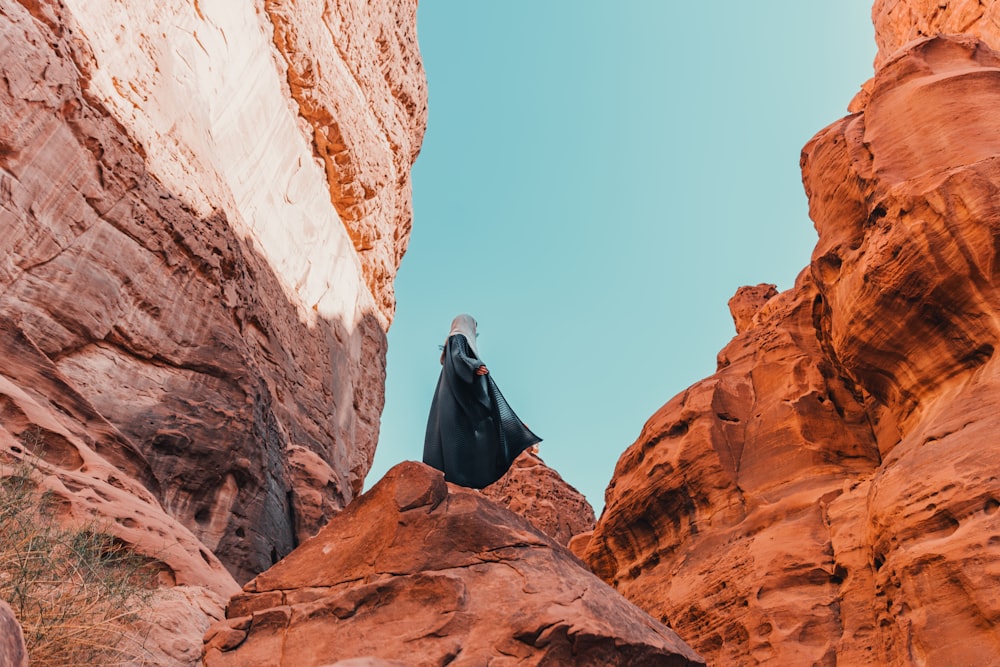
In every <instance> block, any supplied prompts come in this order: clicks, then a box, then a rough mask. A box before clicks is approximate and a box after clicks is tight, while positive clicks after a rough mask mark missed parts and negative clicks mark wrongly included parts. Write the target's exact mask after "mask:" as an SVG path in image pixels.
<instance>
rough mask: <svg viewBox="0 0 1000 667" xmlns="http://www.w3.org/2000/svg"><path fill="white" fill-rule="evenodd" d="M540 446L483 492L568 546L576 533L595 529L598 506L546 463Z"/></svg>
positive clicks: (516, 462) (530, 451)
mask: <svg viewBox="0 0 1000 667" xmlns="http://www.w3.org/2000/svg"><path fill="white" fill-rule="evenodd" d="M537 449H538V447H537V446H535V447H531V448H529V449H526V450H525V451H524V452H522V453H521V455H520V456H518V457H517V458H516V459H514V463H513V465H512V466H511V468H510V470H509V471H507V474H506V475H504V476H503V477H501V478H500V479H499V480H497V481H496V482H494V483H493V484H491V485H489V486H487V487H486V488H485V489H483V490H482V493H483V495H484V496H486V497H487V498H489V499H490V500H492V501H494V502H495V503H498V504H499V505H502V506H503V507H506V508H507V509H509V510H510V511H511V512H514V513H515V514H518V515H520V516H522V517H524V518H525V519H527V520H528V521H530V522H531V523H532V524H533V525H534V526H535V527H536V528H538V529H539V530H541V531H542V532H543V533H545V534H546V535H548V536H549V537H551V538H552V539H554V540H555V541H556V542H558V543H559V544H561V545H563V546H567V545H568V544H569V542H570V540H571V539H572V538H573V536H575V535H578V534H580V533H583V532H586V531H590V530H593V528H594V508H593V507H591V506H590V503H588V502H587V499H586V498H585V497H584V496H583V494H582V493H580V492H579V491H577V490H576V489H574V488H573V487H572V486H570V485H569V484H567V483H566V482H565V481H564V480H563V478H562V477H561V476H560V475H559V473H557V472H556V471H555V470H553V469H552V468H550V467H548V466H547V465H545V462H544V461H542V459H541V458H540V457H539V456H538V454H537Z"/></svg>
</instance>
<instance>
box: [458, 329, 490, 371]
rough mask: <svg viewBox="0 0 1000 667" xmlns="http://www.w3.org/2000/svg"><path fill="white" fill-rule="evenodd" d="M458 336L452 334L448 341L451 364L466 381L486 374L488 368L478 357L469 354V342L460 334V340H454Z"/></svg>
mask: <svg viewBox="0 0 1000 667" xmlns="http://www.w3.org/2000/svg"><path fill="white" fill-rule="evenodd" d="M455 338H458V336H452V338H451V339H449V342H448V351H449V352H450V354H451V364H452V367H453V368H454V369H455V372H456V373H458V376H459V377H461V378H462V379H463V380H465V381H466V382H472V381H473V379H475V376H477V375H486V374H487V373H488V372H489V370H487V368H486V366H485V365H484V364H483V362H482V361H480V360H479V359H478V358H476V357H474V356H472V355H471V354H469V344H468V343H467V342H466V341H465V336H462V342H459V341H457V340H454V339H455Z"/></svg>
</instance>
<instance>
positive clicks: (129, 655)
mask: <svg viewBox="0 0 1000 667" xmlns="http://www.w3.org/2000/svg"><path fill="white" fill-rule="evenodd" d="M5 473H6V476H4V477H0V598H2V599H3V600H5V601H6V602H7V603H8V604H9V605H10V606H11V607H12V608H13V610H14V613H15V614H16V615H17V618H18V621H19V622H20V623H21V627H22V629H23V631H24V639H25V644H26V645H27V649H28V655H29V657H30V660H31V665H32V667H48V666H52V667H55V666H57V665H58V666H60V667H61V666H64V665H118V664H123V663H130V664H142V662H143V661H142V658H141V656H142V654H143V650H142V646H141V640H137V639H136V638H135V635H134V623H135V621H136V620H137V614H138V613H140V612H141V611H142V610H143V609H144V608H145V607H146V606H147V605H148V600H149V598H150V594H151V588H150V586H149V585H148V584H149V576H150V575H149V574H148V573H147V571H146V568H145V567H144V563H145V560H144V559H143V558H141V557H140V556H138V555H137V554H135V553H134V552H132V551H131V550H130V549H129V548H128V547H127V546H126V545H124V544H122V543H121V542H119V541H118V540H117V539H116V538H114V537H113V536H111V535H108V534H107V533H104V532H101V531H100V530H99V529H98V527H97V526H88V527H83V528H64V527H62V526H60V525H59V524H58V522H57V521H56V520H55V518H54V517H53V513H52V509H53V505H52V498H51V496H49V495H47V494H40V493H39V492H38V488H37V484H36V483H35V482H34V480H33V479H32V474H31V473H32V466H31V465H30V464H27V463H21V464H18V465H16V466H14V467H13V468H11V467H7V470H6V471H5Z"/></svg>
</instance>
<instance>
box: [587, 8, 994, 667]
mask: <svg viewBox="0 0 1000 667" xmlns="http://www.w3.org/2000/svg"><path fill="white" fill-rule="evenodd" d="M976 5H977V3H973V2H969V3H961V2H949V3H936V2H935V3H929V2H928V3H922V2H917V1H913V2H877V3H876V7H875V11H874V13H873V16H874V18H875V21H876V34H877V35H878V43H879V45H880V47H881V51H880V55H879V58H878V60H877V64H878V70H877V71H876V74H875V77H874V78H873V79H872V80H871V81H870V82H868V83H867V84H866V85H865V91H864V94H863V95H861V96H859V98H857V99H856V100H855V101H854V102H852V109H853V110H855V113H853V114H852V115H850V116H848V117H846V118H844V119H842V120H840V121H838V122H836V123H833V124H832V125H831V126H829V127H827V128H826V129H824V130H822V131H820V132H819V134H817V135H816V137H814V138H813V139H812V140H811V141H810V142H809V144H808V145H807V146H806V147H805V149H804V150H803V154H802V170H803V181H804V184H805V188H806V192H807V195H808V197H809V205H810V217H812V219H813V221H814V223H815V225H816V229H817V231H818V234H819V241H818V243H817V246H816V249H815V251H814V253H813V256H812V261H811V263H810V265H809V267H808V268H807V269H806V270H804V271H803V272H802V274H800V276H799V278H798V280H797V281H796V283H795V286H794V287H793V288H792V289H790V290H788V291H786V292H783V293H781V294H777V295H772V296H769V298H755V299H751V301H753V303H751V304H748V302H747V299H746V298H743V297H745V296H746V294H745V293H744V294H741V295H738V296H737V297H734V301H733V302H732V303H731V305H732V306H733V316H734V321H736V323H737V330H738V335H737V336H736V338H734V339H733V340H732V342H730V343H729V345H727V346H726V348H725V349H723V350H722V352H720V354H719V360H718V361H719V367H718V371H717V372H716V374H715V375H713V376H712V377H710V378H707V379H705V380H703V381H701V382H699V383H697V384H695V385H694V386H692V387H690V388H689V389H687V390H686V391H684V392H683V393H681V394H680V395H679V396H677V397H675V398H674V399H672V400H671V401H670V402H668V403H667V404H666V405H665V406H664V407H663V408H661V409H660V410H659V411H658V412H657V413H656V414H655V415H654V416H653V417H652V418H651V419H650V420H649V422H648V423H647V424H646V426H645V428H644V430H643V432H642V434H641V436H640V438H639V439H638V440H637V442H636V443H635V444H634V445H632V446H631V447H630V448H629V449H628V450H627V451H626V452H625V453H624V454H623V456H622V457H621V459H620V460H619V462H618V465H617V468H616V470H615V474H614V478H613V479H612V481H611V484H610V486H609V487H608V490H607V495H606V501H607V504H606V509H605V512H604V514H603V516H602V517H601V518H600V520H599V521H598V524H597V527H596V528H595V531H594V534H593V536H592V538H591V539H590V540H589V542H587V543H586V544H585V548H584V555H585V558H586V559H587V561H588V562H589V564H590V565H591V566H592V567H593V569H594V570H595V572H597V573H598V574H599V575H600V576H601V577H602V578H604V579H605V580H607V581H608V582H610V583H612V584H614V585H615V586H616V587H617V588H618V589H619V590H620V591H621V592H622V593H624V594H625V596H626V597H628V598H629V599H631V600H633V601H634V602H636V604H638V605H639V606H640V607H642V608H643V609H645V610H646V611H648V612H649V613H650V614H651V615H653V616H654V617H656V618H659V619H660V620H662V621H663V622H664V623H668V624H669V625H670V626H671V627H673V628H674V629H675V630H677V632H678V634H679V635H680V636H681V637H682V638H684V639H685V640H686V641H687V642H689V643H690V644H691V645H692V647H693V648H695V650H697V651H698V652H699V653H701V654H702V655H704V656H705V657H706V658H707V660H708V661H709V662H710V663H719V664H733V665H741V664H743V665H747V664H758V663H768V664H831V665H832V664H851V665H854V664H898V665H903V664H927V665H953V664H991V663H992V662H994V661H995V660H996V656H997V655H1000V599H998V598H997V596H996V591H997V590H1000V512H998V511H997V510H998V508H1000V474H998V473H997V470H996V463H995V461H996V460H997V459H998V457H1000V443H998V442H997V439H996V437H995V434H996V432H997V431H998V430H1000V361H998V360H997V357H996V355H995V349H996V347H997V345H998V339H1000V280H998V277H1000V111H998V110H1000V104H998V103H1000V53H998V52H996V51H994V50H993V47H1000V43H997V42H996V41H995V38H993V37H992V36H991V35H995V34H996V30H995V26H996V24H995V23H994V22H993V21H994V17H993V13H994V12H995V9H993V8H992V7H993V6H992V5H991V4H990V3H986V4H985V5H984V4H982V3H978V5H979V6H978V8H977V7H976ZM960 17H961V19H960ZM917 19H919V20H917ZM914 26H915V27H914ZM956 29H961V30H966V29H968V30H973V29H974V30H973V32H974V34H973V35H969V34H966V35H960V36H936V37H923V38H920V35H921V34H927V35H934V34H935V33H938V32H941V31H948V30H956ZM913 31H916V33H915V34H914V32H913ZM914 37H918V39H917V40H916V41H911V40H912V39H913V38H914ZM980 38H984V39H987V40H992V41H991V42H990V43H987V42H984V41H981V39H980ZM748 305H749V307H748Z"/></svg>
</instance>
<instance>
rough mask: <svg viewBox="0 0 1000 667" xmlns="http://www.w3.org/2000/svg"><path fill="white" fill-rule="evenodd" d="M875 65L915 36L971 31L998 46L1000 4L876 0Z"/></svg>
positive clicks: (969, 0)
mask: <svg viewBox="0 0 1000 667" xmlns="http://www.w3.org/2000/svg"><path fill="white" fill-rule="evenodd" d="M872 22H873V23H874V24H875V43H876V44H877V45H878V55H877V56H876V58H875V66H876V68H878V67H881V66H882V65H884V64H885V62H886V60H888V59H889V58H891V57H892V56H893V55H894V54H895V53H896V52H897V51H898V50H899V49H900V48H901V47H902V46H903V45H905V44H907V43H908V42H911V41H913V40H916V39H923V38H925V37H933V36H935V35H938V34H945V35H961V34H965V35H972V36H974V37H978V38H980V39H981V40H983V41H984V42H986V43H987V44H989V45H990V46H992V47H994V48H996V47H998V46H1000V5H997V3H995V2H984V1H983V0H875V5H874V6H873V7H872Z"/></svg>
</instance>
